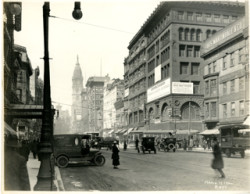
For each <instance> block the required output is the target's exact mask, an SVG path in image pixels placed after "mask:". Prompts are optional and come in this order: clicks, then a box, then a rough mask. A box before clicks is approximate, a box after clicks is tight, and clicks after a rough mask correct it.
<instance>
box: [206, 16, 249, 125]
mask: <svg viewBox="0 0 250 194" xmlns="http://www.w3.org/2000/svg"><path fill="white" fill-rule="evenodd" d="M248 36H249V35H248V20H247V18H246V17H242V18H240V19H238V20H237V21H235V22H234V23H232V24H231V25H229V26H227V27H226V28H224V29H223V30H221V31H219V32H218V33H216V34H215V35H214V36H212V37H211V38H209V39H207V40H206V41H205V42H204V44H203V49H202V57H203V58H204V59H205V61H204V80H205V91H204V92H205V93H204V106H205V119H204V122H205V124H206V127H207V128H208V129H213V128H215V127H216V126H218V125H225V124H242V123H243V122H244V120H245V119H246V118H247V116H248V115H249V40H248Z"/></svg>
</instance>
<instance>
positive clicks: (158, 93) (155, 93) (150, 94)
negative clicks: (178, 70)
mask: <svg viewBox="0 0 250 194" xmlns="http://www.w3.org/2000/svg"><path fill="white" fill-rule="evenodd" d="M168 94H170V78H168V79H166V80H164V81H162V82H159V83H157V84H155V85H154V86H152V87H151V88H149V89H148V90H147V102H151V101H153V100H155V99H158V98H161V97H163V96H166V95H168Z"/></svg>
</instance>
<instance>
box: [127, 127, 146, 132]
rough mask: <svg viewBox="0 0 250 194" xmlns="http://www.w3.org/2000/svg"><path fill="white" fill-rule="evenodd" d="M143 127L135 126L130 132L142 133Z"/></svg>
mask: <svg viewBox="0 0 250 194" xmlns="http://www.w3.org/2000/svg"><path fill="white" fill-rule="evenodd" d="M144 131H145V129H144V128H143V127H136V128H134V130H132V131H131V132H130V133H143V132H144Z"/></svg>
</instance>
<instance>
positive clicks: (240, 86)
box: [239, 77, 245, 90]
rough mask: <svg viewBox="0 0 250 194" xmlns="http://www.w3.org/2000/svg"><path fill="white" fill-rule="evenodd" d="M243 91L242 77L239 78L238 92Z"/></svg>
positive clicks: (243, 81) (243, 82) (243, 80)
mask: <svg viewBox="0 0 250 194" xmlns="http://www.w3.org/2000/svg"><path fill="white" fill-rule="evenodd" d="M244 89H245V79H244V77H240V78H239V90H244Z"/></svg>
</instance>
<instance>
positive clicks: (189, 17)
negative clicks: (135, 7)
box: [187, 12, 193, 21]
mask: <svg viewBox="0 0 250 194" xmlns="http://www.w3.org/2000/svg"><path fill="white" fill-rule="evenodd" d="M187 19H188V20H189V21H192V20H193V13H192V12H187Z"/></svg>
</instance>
